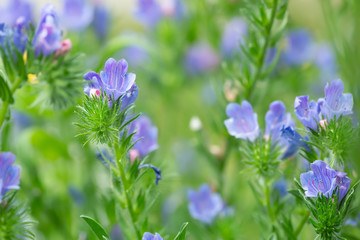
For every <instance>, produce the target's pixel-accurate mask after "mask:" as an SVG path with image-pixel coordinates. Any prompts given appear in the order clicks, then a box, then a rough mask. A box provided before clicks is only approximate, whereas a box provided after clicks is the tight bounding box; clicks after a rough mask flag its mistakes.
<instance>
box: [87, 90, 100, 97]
mask: <svg viewBox="0 0 360 240" xmlns="http://www.w3.org/2000/svg"><path fill="white" fill-rule="evenodd" d="M89 95H90V98H93V97H94V96H95V97H98V98H100V96H101V92H100V90H99V89H96V88H92V89H90V94H89Z"/></svg>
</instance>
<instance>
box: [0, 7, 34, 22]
mask: <svg viewBox="0 0 360 240" xmlns="http://www.w3.org/2000/svg"><path fill="white" fill-rule="evenodd" d="M20 17H22V18H23V19H24V23H25V26H26V27H27V26H28V25H29V22H32V20H33V18H32V5H31V4H30V2H28V1H26V0H9V4H8V5H7V6H6V7H5V8H4V9H0V22H2V23H5V24H6V25H9V26H15V25H16V22H17V20H18V19H19V18H20Z"/></svg>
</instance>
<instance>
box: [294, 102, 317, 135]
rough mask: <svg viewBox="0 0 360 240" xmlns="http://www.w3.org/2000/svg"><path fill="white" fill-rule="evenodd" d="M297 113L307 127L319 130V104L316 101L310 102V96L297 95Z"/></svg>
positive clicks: (295, 104) (295, 105)
mask: <svg viewBox="0 0 360 240" xmlns="http://www.w3.org/2000/svg"><path fill="white" fill-rule="evenodd" d="M294 107H295V115H296V117H297V118H298V119H299V121H300V122H301V123H302V124H303V125H304V126H305V127H306V128H307V129H312V130H314V131H317V124H318V122H319V120H320V119H319V113H320V112H319V110H320V108H319V107H318V104H317V103H316V102H315V101H311V102H309V96H308V95H307V96H300V97H296V99H295V103H294Z"/></svg>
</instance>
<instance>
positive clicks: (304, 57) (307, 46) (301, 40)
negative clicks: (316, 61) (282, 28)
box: [281, 29, 313, 65]
mask: <svg viewBox="0 0 360 240" xmlns="http://www.w3.org/2000/svg"><path fill="white" fill-rule="evenodd" d="M312 42H313V41H312V37H311V35H310V32H309V31H307V30H305V29H298V30H294V31H292V32H290V33H289V34H288V36H287V46H286V48H285V49H284V51H283V53H282V55H281V60H282V62H284V63H286V64H289V65H301V64H304V63H305V62H307V61H310V60H311V58H312Z"/></svg>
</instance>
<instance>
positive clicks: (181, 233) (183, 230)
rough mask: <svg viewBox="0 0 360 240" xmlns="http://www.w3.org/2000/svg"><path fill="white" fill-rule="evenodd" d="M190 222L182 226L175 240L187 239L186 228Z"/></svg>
mask: <svg viewBox="0 0 360 240" xmlns="http://www.w3.org/2000/svg"><path fill="white" fill-rule="evenodd" d="M188 224H189V223H188V222H186V223H184V224H183V225H182V226H181V229H180V231H179V232H178V234H177V235H176V237H175V238H174V240H185V236H186V228H187V226H188Z"/></svg>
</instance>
